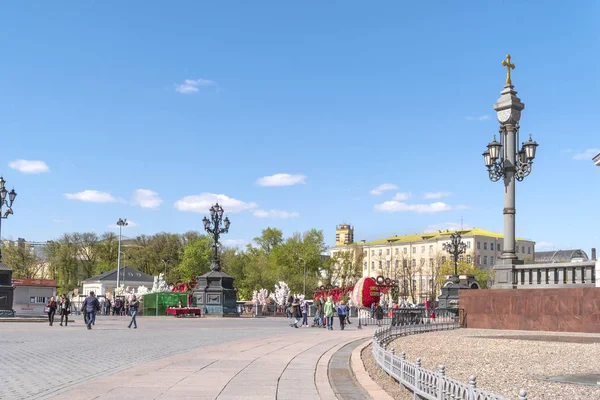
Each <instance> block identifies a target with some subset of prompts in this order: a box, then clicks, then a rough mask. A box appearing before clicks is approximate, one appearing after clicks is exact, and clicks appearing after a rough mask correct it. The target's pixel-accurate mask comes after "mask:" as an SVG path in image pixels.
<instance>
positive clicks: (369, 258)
mask: <svg viewBox="0 0 600 400" xmlns="http://www.w3.org/2000/svg"><path fill="white" fill-rule="evenodd" d="M454 232H456V231H449V230H446V231H438V232H432V233H418V234H414V235H405V236H392V237H387V238H383V239H379V240H374V241H371V242H366V241H362V242H358V243H354V244H347V245H346V244H343V243H340V242H337V246H336V247H334V248H331V249H330V255H331V256H332V257H334V256H335V254H336V253H338V252H344V251H348V250H354V249H360V250H359V251H363V258H362V263H363V265H362V270H363V274H362V275H363V276H371V277H377V276H379V275H383V276H384V277H389V278H392V279H397V280H398V281H399V282H400V281H402V280H403V279H404V277H403V275H404V271H405V267H410V269H411V270H412V271H413V273H412V276H413V285H414V286H416V288H417V289H416V290H415V292H417V293H420V294H419V297H425V293H431V292H432V290H433V288H434V287H435V282H433V280H434V279H435V278H436V277H435V272H434V271H435V269H436V267H439V266H441V265H442V264H444V263H445V262H446V261H447V260H448V259H450V256H449V254H448V253H447V252H446V251H444V249H443V246H444V244H445V243H449V242H450V235H452V234H453V233H454ZM458 232H460V234H461V237H462V241H463V242H464V243H465V244H466V245H467V252H466V254H465V255H464V256H461V257H460V261H462V262H466V263H468V264H473V265H475V266H477V267H478V268H481V269H492V268H493V266H494V264H495V263H496V261H497V260H498V259H499V257H500V255H501V254H502V243H503V237H504V236H503V235H502V234H499V233H495V232H491V231H486V230H483V229H478V228H472V229H463V230H458ZM516 255H517V257H518V258H519V259H520V260H523V261H524V262H525V263H533V261H534V259H535V242H533V241H531V240H526V239H520V238H517V240H516ZM415 271H417V272H415ZM332 283H333V284H336V283H335V282H332Z"/></svg>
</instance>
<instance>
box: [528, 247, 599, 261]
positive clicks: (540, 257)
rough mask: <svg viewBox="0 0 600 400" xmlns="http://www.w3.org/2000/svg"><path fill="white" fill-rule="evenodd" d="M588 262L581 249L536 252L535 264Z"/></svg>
mask: <svg viewBox="0 0 600 400" xmlns="http://www.w3.org/2000/svg"><path fill="white" fill-rule="evenodd" d="M577 261H581V262H583V261H589V258H588V255H587V254H586V253H585V251H583V250H581V249H571V250H552V251H536V252H535V262H536V263H537V264H547V263H559V262H577Z"/></svg>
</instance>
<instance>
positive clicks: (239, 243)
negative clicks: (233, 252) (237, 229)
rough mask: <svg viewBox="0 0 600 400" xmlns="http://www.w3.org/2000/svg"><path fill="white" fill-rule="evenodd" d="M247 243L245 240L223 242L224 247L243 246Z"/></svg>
mask: <svg viewBox="0 0 600 400" xmlns="http://www.w3.org/2000/svg"><path fill="white" fill-rule="evenodd" d="M246 243H248V241H247V240H244V239H226V240H222V241H221V244H222V245H223V246H242V245H244V244H246Z"/></svg>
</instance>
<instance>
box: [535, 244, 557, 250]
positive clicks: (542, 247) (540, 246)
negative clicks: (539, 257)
mask: <svg viewBox="0 0 600 400" xmlns="http://www.w3.org/2000/svg"><path fill="white" fill-rule="evenodd" d="M554 249H556V245H555V244H554V243H550V242H537V243H536V244H535V250H536V251H538V250H554Z"/></svg>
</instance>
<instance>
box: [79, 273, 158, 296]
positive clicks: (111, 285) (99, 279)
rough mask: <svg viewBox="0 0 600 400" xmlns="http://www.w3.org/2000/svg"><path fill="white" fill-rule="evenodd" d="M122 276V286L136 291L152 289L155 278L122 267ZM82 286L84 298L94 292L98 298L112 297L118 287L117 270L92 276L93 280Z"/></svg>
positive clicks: (84, 282) (120, 281)
mask: <svg viewBox="0 0 600 400" xmlns="http://www.w3.org/2000/svg"><path fill="white" fill-rule="evenodd" d="M120 275H121V276H120V278H119V284H120V285H125V287H128V286H129V287H130V288H132V289H136V291H137V288H139V287H140V286H145V287H146V288H148V289H152V285H153V283H154V277H153V276H152V275H148V274H145V273H143V272H141V271H138V270H137V269H133V268H130V267H121V270H120ZM82 284H83V293H82V294H83V295H84V296H88V295H89V294H90V292H91V291H93V292H94V293H95V294H96V296H104V295H106V294H109V295H112V294H113V291H114V290H115V289H116V287H117V269H116V268H115V269H113V270H112V271H108V272H104V273H102V274H100V275H96V276H92V277H91V278H88V279H86V280H84V281H83V282H82Z"/></svg>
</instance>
